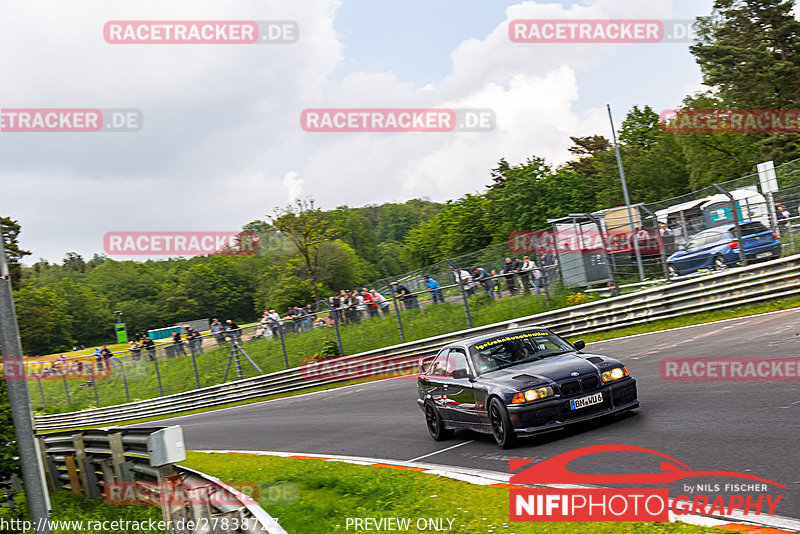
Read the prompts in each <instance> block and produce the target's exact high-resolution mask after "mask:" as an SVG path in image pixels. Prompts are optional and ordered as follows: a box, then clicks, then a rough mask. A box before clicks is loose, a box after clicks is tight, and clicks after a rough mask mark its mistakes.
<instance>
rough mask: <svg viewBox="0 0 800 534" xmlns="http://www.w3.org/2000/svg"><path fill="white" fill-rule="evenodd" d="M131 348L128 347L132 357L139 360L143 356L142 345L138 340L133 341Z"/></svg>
mask: <svg viewBox="0 0 800 534" xmlns="http://www.w3.org/2000/svg"><path fill="white" fill-rule="evenodd" d="M130 347H131V348H130V349H128V350H129V351H130V353H131V358H132V359H134V360H139V359H140V358H141V357H142V354H141V353H142V347H141V345H139V342H138V341H131V343H130Z"/></svg>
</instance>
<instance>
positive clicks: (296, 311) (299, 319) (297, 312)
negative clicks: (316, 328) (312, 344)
mask: <svg viewBox="0 0 800 534" xmlns="http://www.w3.org/2000/svg"><path fill="white" fill-rule="evenodd" d="M305 314H306V312H305V310H302V309H300V308H298V307H297V306H293V307H292V308H291V309H290V310H289V313H288V314H287V315H288V316H289V317H291V318H292V326H293V327H294V333H295V334H299V333H300V332H302V331H303V322H304V318H303V316H304V315H305Z"/></svg>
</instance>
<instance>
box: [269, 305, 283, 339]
mask: <svg viewBox="0 0 800 534" xmlns="http://www.w3.org/2000/svg"><path fill="white" fill-rule="evenodd" d="M266 317H267V321H268V324H269V329H270V331H272V335H273V336H277V335H278V329H279V328H280V327H281V316H280V315H278V312H276V311H275V310H269V312H268V313H267V316H266Z"/></svg>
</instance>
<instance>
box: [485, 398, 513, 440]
mask: <svg viewBox="0 0 800 534" xmlns="http://www.w3.org/2000/svg"><path fill="white" fill-rule="evenodd" d="M489 421H490V422H491V423H492V435H493V436H494V440H495V441H496V442H497V444H498V445H500V446H501V447H502V448H504V449H510V448H511V447H513V446H514V443H515V442H516V439H517V435H516V434H515V433H514V427H513V426H512V425H511V418H510V417H508V410H506V407H505V405H504V404H503V403H502V402H500V399H498V398H497V397H495V398H493V399H492V402H490V403H489Z"/></svg>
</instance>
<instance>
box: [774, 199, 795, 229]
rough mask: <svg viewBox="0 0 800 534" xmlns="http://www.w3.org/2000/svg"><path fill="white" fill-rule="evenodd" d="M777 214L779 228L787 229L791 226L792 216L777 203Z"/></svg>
mask: <svg viewBox="0 0 800 534" xmlns="http://www.w3.org/2000/svg"><path fill="white" fill-rule="evenodd" d="M775 214H776V215H777V217H778V227H779V228H786V227H788V226H789V218H790V217H791V216H792V214H791V213H790V212H789V210H787V209H786V208H785V207H784V205H783V204H781V203H780V202H776V203H775Z"/></svg>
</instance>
